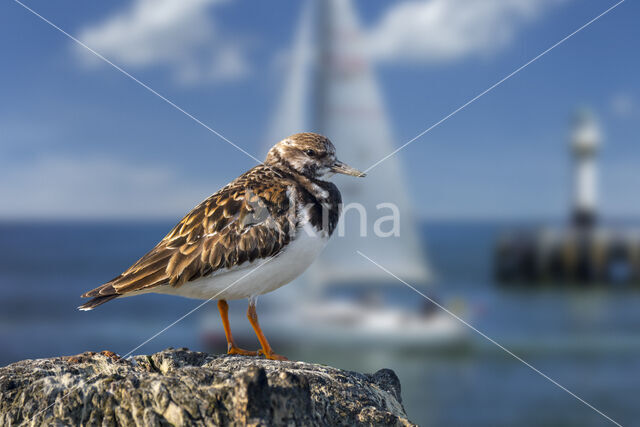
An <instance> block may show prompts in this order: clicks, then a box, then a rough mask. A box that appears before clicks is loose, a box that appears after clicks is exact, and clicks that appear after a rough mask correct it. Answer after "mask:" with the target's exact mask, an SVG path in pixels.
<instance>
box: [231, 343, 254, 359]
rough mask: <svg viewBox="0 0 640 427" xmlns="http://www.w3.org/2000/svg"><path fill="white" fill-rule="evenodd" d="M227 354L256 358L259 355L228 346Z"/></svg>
mask: <svg viewBox="0 0 640 427" xmlns="http://www.w3.org/2000/svg"><path fill="white" fill-rule="evenodd" d="M227 354H238V355H240V356H257V355H258V354H259V352H257V351H251V350H245V349H242V348H240V347H236V346H235V345H233V346H230V347H229V348H228V349H227Z"/></svg>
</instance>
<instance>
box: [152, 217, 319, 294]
mask: <svg viewBox="0 0 640 427" xmlns="http://www.w3.org/2000/svg"><path fill="white" fill-rule="evenodd" d="M328 240H329V236H326V235H325V233H318V232H316V231H315V229H314V228H313V227H312V226H311V224H309V223H308V222H307V223H306V224H305V225H304V226H303V227H300V228H299V229H298V230H297V232H296V235H295V237H294V239H293V240H292V241H291V242H289V244H288V245H287V246H285V247H284V248H283V250H282V251H281V252H280V253H278V254H277V255H276V256H274V257H272V258H266V259H257V260H255V261H253V262H251V263H244V264H242V265H240V266H238V267H234V268H232V269H229V270H218V271H216V272H215V273H214V274H212V275H211V276H208V277H203V278H201V279H197V280H194V281H193V282H187V283H185V284H184V285H182V286H180V287H177V288H174V287H171V286H168V285H167V286H161V287H157V288H154V289H153V292H156V293H163V294H172V295H180V296H184V297H187V298H196V299H228V300H232V299H243V298H249V297H252V296H257V295H262V294H265V293H267V292H271V291H274V290H276V289H278V288H279V287H281V286H283V285H286V284H287V283H289V282H291V281H292V280H293V279H295V278H296V277H298V276H299V275H301V274H302V273H303V272H304V271H305V270H306V269H307V268H308V267H309V266H310V265H311V263H312V262H313V261H314V260H315V259H316V257H317V256H318V255H319V254H320V252H322V249H324V247H325V245H326V244H327V241H328Z"/></svg>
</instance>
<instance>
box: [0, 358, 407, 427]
mask: <svg viewBox="0 0 640 427" xmlns="http://www.w3.org/2000/svg"><path fill="white" fill-rule="evenodd" d="M81 424H82V425H103V426H111V425H126V426H129V425H138V426H146V425H179V426H181V425H206V426H214V425H216V426H217V425H249V426H268V425H318V426H324V425H397V426H408V425H413V424H412V423H411V422H410V421H409V420H408V419H407V416H406V414H405V411H404V408H403V407H402V399H401V397H400V382H399V381H398V377H397V376H396V375H395V373H394V372H393V371H391V370H389V369H383V370H381V371H378V372H376V373H375V374H360V373H357V372H349V371H343V370H340V369H335V368H331V367H328V366H322V365H316V364H311V363H305V362H280V361H273V360H266V359H262V358H252V357H243V356H228V355H224V356H215V355H210V354H206V353H199V352H194V351H189V350H187V349H179V350H174V349H167V350H165V351H162V352H160V353H156V354H152V355H150V356H135V357H131V358H129V359H126V360H125V359H120V358H119V357H118V356H117V355H115V354H113V353H111V352H102V353H93V352H87V353H83V354H80V355H77V356H71V357H57V358H51V359H37V360H23V361H21V362H17V363H14V364H12V365H9V366H5V367H3V368H0V425H2V426H17V425H34V426H35V425H56V426H57V425H81Z"/></svg>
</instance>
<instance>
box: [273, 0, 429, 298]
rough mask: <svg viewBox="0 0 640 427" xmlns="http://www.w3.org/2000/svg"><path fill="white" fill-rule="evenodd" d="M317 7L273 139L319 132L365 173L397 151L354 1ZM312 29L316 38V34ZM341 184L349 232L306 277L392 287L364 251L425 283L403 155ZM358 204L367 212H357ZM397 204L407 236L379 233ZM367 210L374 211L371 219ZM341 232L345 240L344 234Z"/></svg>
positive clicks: (306, 23) (297, 52) (305, 19)
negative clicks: (376, 230) (376, 226)
mask: <svg viewBox="0 0 640 427" xmlns="http://www.w3.org/2000/svg"><path fill="white" fill-rule="evenodd" d="M313 6H315V7H314V8H313V12H315V16H314V17H315V19H314V20H313V21H314V22H316V23H317V25H316V26H315V28H312V26H311V25H310V22H311V10H312V8H311V6H310V2H308V3H307V5H306V8H305V10H304V11H303V16H302V19H301V21H300V26H299V29H298V31H297V40H296V42H295V44H294V47H293V49H292V51H293V52H292V63H291V64H289V71H290V72H289V75H288V76H287V83H286V85H285V89H284V91H283V97H282V98H281V104H280V105H279V106H278V108H277V110H276V116H275V118H274V121H273V126H272V128H271V131H270V136H272V138H271V141H276V140H279V139H282V138H283V137H285V136H287V135H289V134H291V133H294V132H300V131H304V130H307V131H308V130H312V131H317V132H319V133H322V134H324V135H326V136H328V137H329V138H330V139H331V140H332V141H333V142H334V144H335V145H336V149H337V152H338V156H339V158H340V159H341V160H343V161H345V162H346V163H348V164H350V165H352V166H354V167H356V168H359V169H364V168H366V167H368V166H370V165H372V164H373V163H374V162H376V161H377V160H379V159H380V158H382V157H384V156H385V155H387V154H389V153H390V152H391V151H392V150H393V149H394V144H393V138H392V136H391V131H390V128H389V123H388V120H387V115H386V114H385V112H384V110H383V107H382V99H381V96H380V91H379V89H378V87H377V84H376V81H375V79H374V75H373V71H372V69H371V66H370V64H369V61H368V59H367V57H366V54H365V49H364V44H363V39H362V36H361V32H360V29H359V24H358V21H357V18H356V16H355V13H354V10H353V8H352V4H351V2H350V1H348V0H329V1H327V0H321V1H317V2H316V3H315V4H314V5H313ZM312 29H315V30H316V34H311V30H312ZM314 36H315V37H314ZM314 59H315V60H314ZM312 79H313V83H314V87H313V88H311V87H310V86H311V84H310V83H311V80H312ZM310 89H312V90H310ZM309 101H310V102H309ZM334 182H335V183H336V185H338V187H339V188H340V191H341V192H342V196H343V202H344V205H345V208H347V209H348V210H347V211H346V212H345V215H344V216H343V218H342V219H341V222H342V224H341V228H340V229H339V230H337V231H336V233H334V236H333V237H332V239H331V241H330V242H329V244H328V246H327V248H326V249H325V251H324V252H323V253H322V255H321V256H320V258H319V259H318V260H317V261H316V262H315V263H314V264H313V265H312V267H311V268H310V271H309V273H308V274H305V276H304V278H305V279H306V280H308V281H311V282H312V283H313V284H314V285H317V286H319V287H321V288H323V287H327V286H331V285H333V284H336V285H338V284H346V283H348V284H364V285H369V284H375V283H380V282H385V283H388V282H390V278H389V276H388V275H387V274H386V273H385V272H383V271H382V270H380V269H379V268H377V267H375V266H373V265H372V264H371V263H370V262H368V261H366V260H365V259H363V258H362V257H360V256H359V255H358V254H357V253H356V251H357V250H360V251H361V252H363V253H364V254H366V255H367V256H370V257H371V258H372V259H374V260H377V261H379V262H380V263H381V264H383V265H384V266H386V267H387V268H389V269H390V270H392V271H393V272H395V273H397V274H399V275H400V276H402V277H403V278H405V279H406V280H409V281H411V282H412V283H415V284H424V283H425V282H426V281H427V280H428V278H429V268H428V266H427V260H426V257H425V254H424V251H423V249H422V247H421V245H420V240H421V236H420V230H419V229H418V228H417V227H416V224H415V222H414V219H413V216H412V213H411V204H410V201H409V198H408V196H407V188H406V186H405V183H404V180H403V179H402V167H401V164H400V159H399V157H398V156H394V157H391V158H389V159H388V160H386V161H385V162H383V163H382V164H380V165H379V166H378V167H376V168H375V169H374V170H372V172H371V173H370V174H369V176H367V177H366V178H364V179H356V178H353V177H335V178H334ZM353 203H358V204H359V205H360V206H362V208H351V209H349V206H352V205H351V204H353ZM381 204H382V205H381ZM390 205H393V206H395V207H397V210H398V212H399V218H398V221H399V236H389V237H380V236H377V235H376V234H375V233H374V224H375V222H376V221H377V220H383V218H382V217H385V216H389V215H392V214H393V209H392V208H390V207H389V206H390ZM357 209H364V211H362V210H357ZM362 212H366V216H367V218H366V220H365V219H364V218H363V217H362V216H361V215H362ZM363 221H364V222H363ZM392 225H393V224H392V222H391V220H388V221H384V222H383V223H382V224H381V228H382V231H383V232H389V231H390V229H391V228H392ZM361 227H365V228H366V230H365V231H366V233H365V234H366V236H361ZM340 230H344V235H340V234H339V232H340Z"/></svg>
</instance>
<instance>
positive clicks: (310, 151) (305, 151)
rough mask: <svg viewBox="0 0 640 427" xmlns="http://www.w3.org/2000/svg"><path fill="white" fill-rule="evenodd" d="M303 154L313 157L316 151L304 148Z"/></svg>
mask: <svg viewBox="0 0 640 427" xmlns="http://www.w3.org/2000/svg"><path fill="white" fill-rule="evenodd" d="M304 154H306V155H307V156H309V157H315V155H316V152H315V150H304Z"/></svg>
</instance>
